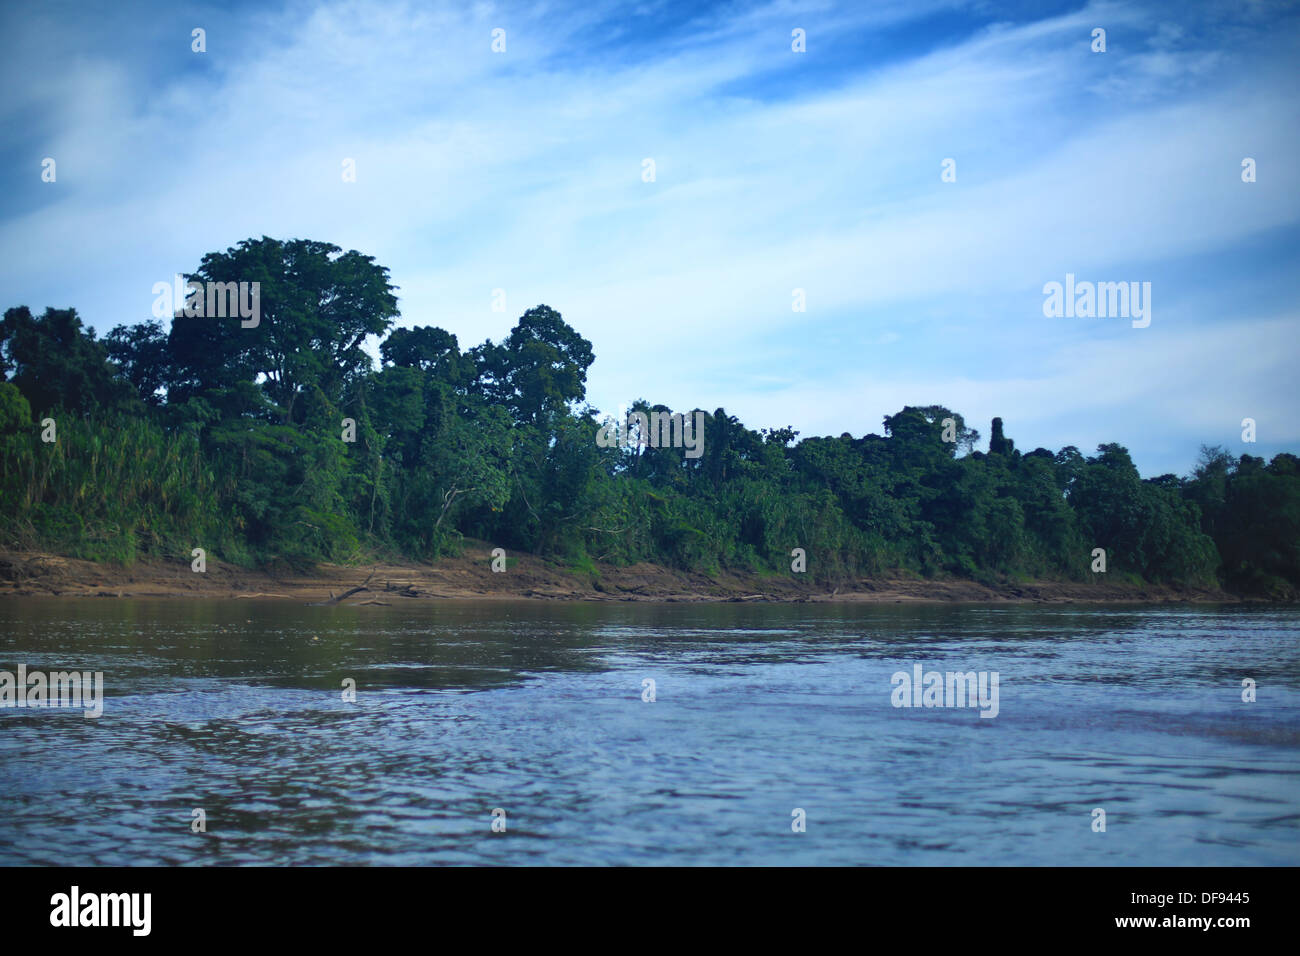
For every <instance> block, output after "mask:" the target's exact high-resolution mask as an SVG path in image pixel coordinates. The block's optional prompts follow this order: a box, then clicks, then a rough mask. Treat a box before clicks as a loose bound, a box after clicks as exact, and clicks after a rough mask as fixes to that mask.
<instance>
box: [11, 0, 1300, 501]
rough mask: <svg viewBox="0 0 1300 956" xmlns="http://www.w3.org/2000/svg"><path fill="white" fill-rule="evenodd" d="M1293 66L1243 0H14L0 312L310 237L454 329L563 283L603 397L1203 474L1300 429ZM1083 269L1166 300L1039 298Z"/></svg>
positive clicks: (92, 303)
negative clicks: (370, 265)
mask: <svg viewBox="0 0 1300 956" xmlns="http://www.w3.org/2000/svg"><path fill="white" fill-rule="evenodd" d="M196 28H201V29H202V30H204V31H205V32H204V40H205V50H204V52H195V51H194V49H193V44H194V40H193V35H192V31H193V30H194V29H196ZM1097 29H1101V30H1104V31H1105V50H1104V52H1101V51H1096V50H1094V49H1093V48H1094V46H1096V45H1097V44H1096V40H1095V39H1094V31H1095V30H1097ZM494 30H504V31H505V33H504V50H500V51H494V50H493V42H494V41H493V31H494ZM796 30H801V31H803V33H802V37H803V46H804V50H803V51H802V52H796V50H795V49H793V47H794V46H796V45H797V44H796V42H795V40H794V39H793V31H796ZM498 36H500V35H499V34H498ZM497 46H498V47H500V46H501V43H500V42H498V43H497ZM1298 65H1300V9H1297V5H1295V4H1282V3H1276V4H1275V3H1271V2H1249V0H1247V2H1240V0H1234V2H1208V3H1196V2H1191V3H1169V4H1146V3H1095V2H1094V3H1087V4H1080V3H1050V2H1043V3H1016V2H1010V3H989V2H955V0H954V2H938V0H906V2H892V0H881V2H856V3H797V2H776V3H749V4H737V3H719V4H708V3H703V2H690V3H667V2H663V3H659V2H645V3H641V4H635V3H631V4H628V3H621V4H612V3H610V4H606V3H602V2H600V0H592V2H583V3H577V2H570V3H545V2H537V3H520V4H510V3H496V4H494V3H473V4H464V3H461V4H443V3H438V2H419V3H388V2H383V0H361V2H338V3H334V2H323V3H301V2H290V3H277V2H252V3H235V4H225V3H223V4H187V3H183V2H182V3H176V2H166V3H139V4H134V3H129V2H123V3H113V4H89V3H83V4H69V3H60V2H52V3H45V4H41V5H19V4H13V3H10V4H4V5H3V6H0V131H2V132H0V307H3V308H8V307H11V306H15V305H28V306H30V307H32V308H33V309H34V310H40V309H44V308H45V307H46V306H54V307H59V308H66V307H69V306H71V307H74V308H76V309H77V310H78V312H79V314H80V315H81V316H82V319H83V321H85V322H86V323H87V324H88V325H89V326H91V327H93V328H94V329H96V330H97V331H98V332H99V334H101V335H102V334H104V333H106V332H108V331H109V330H110V329H111V328H113V327H114V326H116V325H119V324H133V323H137V322H143V321H146V320H148V319H150V318H151V308H152V305H153V301H154V294H153V291H152V289H153V286H154V284H155V283H157V282H160V281H168V280H170V278H171V277H172V276H173V275H174V274H176V273H178V272H189V271H193V270H194V269H196V268H197V266H198V264H199V260H200V259H201V258H202V256H203V255H204V254H205V253H207V252H212V251H218V250H224V249H226V248H228V247H230V246H232V245H234V244H236V243H237V242H239V241H240V240H242V239H245V238H250V237H260V236H263V235H267V236H272V237H275V238H280V239H292V238H300V239H315V240H321V241H327V242H332V243H334V244H336V245H338V246H341V247H342V248H343V249H357V250H359V251H361V252H362V253H365V254H367V255H372V256H374V257H375V258H376V259H377V261H378V262H379V263H380V264H381V265H384V266H386V267H387V268H389V270H390V271H391V278H392V281H393V283H394V284H395V285H396V286H397V287H398V293H397V294H398V298H399V307H400V309H401V313H402V314H401V318H400V319H399V322H398V324H399V325H402V326H415V325H436V326H441V327H443V328H445V329H448V330H449V331H451V332H453V333H455V334H456V335H457V337H458V338H459V340H460V344H461V347H462V348H469V347H471V346H473V345H476V344H478V343H480V342H482V341H484V340H486V339H492V340H500V339H501V338H503V337H504V336H505V335H507V334H508V333H509V330H510V328H511V327H512V326H513V324H514V323H515V321H516V320H517V319H518V317H519V315H521V314H522V313H523V312H524V311H525V310H526V309H528V308H531V307H533V306H535V305H538V304H542V303H544V304H546V305H549V306H551V307H552V308H554V309H556V310H558V311H559V312H561V313H562V314H563V316H564V318H565V320H566V321H567V322H568V323H569V324H570V325H571V326H573V327H574V328H575V329H576V330H577V331H578V332H580V333H581V334H582V335H583V336H585V337H586V338H587V339H589V340H590V341H591V342H592V345H593V349H594V351H595V355H596V361H595V364H594V365H593V366H592V368H591V370H590V372H589V374H588V393H587V395H588V400H589V401H590V402H591V403H592V404H593V405H594V406H595V407H597V408H599V409H601V410H602V411H611V412H612V411H615V410H617V408H618V407H619V406H620V405H624V404H627V403H629V402H630V401H632V400H634V399H638V398H644V399H647V400H649V401H650V402H652V403H660V402H661V403H663V404H666V405H669V406H671V407H673V408H676V409H679V410H686V409H689V408H693V407H702V408H705V409H708V410H712V409H715V408H719V407H722V408H725V409H726V410H727V412H728V413H730V414H732V415H736V416H738V417H739V418H740V419H741V421H743V422H744V423H745V424H746V425H748V426H749V427H751V428H760V427H781V426H786V425H790V426H793V427H794V428H796V429H797V430H798V431H799V432H800V434H801V436H810V435H838V434H841V433H843V432H848V433H850V434H852V435H854V436H860V435H863V434H866V433H870V432H875V433H881V432H882V431H883V427H882V419H883V418H884V416H886V415H890V414H893V413H895V412H897V411H898V410H899V409H901V408H902V407H903V406H905V405H944V406H946V407H948V408H950V409H952V410H954V411H957V412H959V413H961V414H962V415H963V416H964V417H965V419H966V421H967V423H968V424H970V425H971V426H973V427H975V428H977V429H979V431H980V432H981V434H982V435H983V442H982V445H985V446H986V444H987V439H988V436H989V431H990V429H989V421H990V420H991V419H992V417H993V416H995V415H996V416H1001V417H1002V418H1003V420H1004V422H1005V428H1006V433H1007V435H1008V436H1009V437H1011V438H1013V439H1014V440H1015V441H1016V445H1017V447H1018V448H1021V449H1022V450H1025V451H1028V450H1030V449H1033V448H1035V447H1039V446H1042V447H1046V448H1049V449H1052V450H1057V449H1059V448H1061V447H1063V446H1066V445H1074V446H1076V447H1078V448H1080V449H1082V450H1083V451H1084V452H1085V453H1091V452H1093V451H1095V449H1096V446H1097V445H1098V444H1100V443H1102V442H1112V441H1113V442H1119V443H1121V444H1123V445H1125V446H1126V447H1128V448H1129V450H1130V451H1131V453H1132V456H1133V459H1134V461H1135V462H1136V463H1137V465H1138V467H1139V469H1140V470H1141V472H1142V474H1143V475H1144V476H1154V475H1158V474H1162V473H1168V472H1172V473H1175V474H1186V473H1187V472H1189V471H1190V470H1191V468H1192V467H1193V466H1194V464H1195V461H1196V457H1197V454H1198V451H1199V449H1200V446H1201V445H1202V444H1210V445H1222V446H1223V447H1225V448H1226V449H1228V450H1229V451H1230V452H1232V453H1234V454H1243V453H1250V454H1255V455H1262V456H1265V457H1271V456H1272V455H1273V454H1276V453H1277V452H1280V451H1290V452H1293V453H1297V452H1300V418H1298V416H1297V403H1296V397H1297V386H1296V380H1297V374H1296V370H1297V366H1298V364H1300V363H1297V358H1300V345H1298V344H1297V342H1298V339H1300V335H1298V333H1300V304H1298V303H1297V297H1296V294H1295V293H1296V280H1297V277H1300V269H1297V265H1300V255H1298V253H1300V166H1298V164H1297V157H1300V96H1297V91H1298V90H1300V82H1297V81H1298V79H1300V66H1298ZM47 158H50V159H53V160H54V161H55V181H54V182H45V181H43V179H42V171H43V165H42V164H43V161H44V160H45V159H47ZM1247 158H1249V159H1252V160H1254V181H1253V182H1246V181H1243V166H1242V164H1243V161H1244V160H1246V159H1247ZM349 159H350V160H352V161H353V163H354V168H355V181H354V182H348V181H345V179H344V176H343V172H342V170H343V164H344V161H345V160H349ZM646 160H652V161H653V170H654V176H653V181H647V179H648V175H647V165H646V163H645V161H646ZM945 160H951V161H952V163H951V164H948V165H947V167H945ZM945 168H947V169H949V170H950V171H951V172H955V176H954V175H948V176H947V177H946V179H948V180H951V181H945V176H944V172H945ZM1067 274H1071V275H1073V276H1075V280H1076V282H1084V281H1091V282H1137V283H1150V290H1151V292H1150V319H1151V321H1150V324H1149V325H1148V326H1147V327H1145V328H1135V327H1133V324H1132V322H1131V321H1130V320H1129V319H1127V318H1123V317H1110V316H1107V317H1080V316H1048V315H1045V314H1044V301H1045V299H1046V296H1045V294H1044V288H1045V286H1046V285H1047V284H1048V283H1051V282H1060V283H1062V284H1064V283H1065V281H1066V275H1067ZM796 289H798V290H802V298H803V302H804V305H805V309H804V311H796V310H795V305H796V293H795V291H794V290H796ZM496 290H502V292H503V293H504V303H505V310H504V311H494V309H493V304H494V302H500V301H501V298H502V297H501V295H500V294H498V293H497V292H496ZM376 345H377V343H375V342H372V343H371V350H372V352H374V354H377V350H376V349H375V346H376ZM1245 418H1251V419H1253V420H1254V421H1255V423H1256V439H1257V440H1256V441H1255V442H1254V443H1248V442H1244V441H1243V440H1242V420H1243V419H1245Z"/></svg>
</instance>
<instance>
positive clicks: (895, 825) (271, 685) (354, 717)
mask: <svg viewBox="0 0 1300 956" xmlns="http://www.w3.org/2000/svg"><path fill="white" fill-rule="evenodd" d="M20 664H21V665H24V666H25V667H26V669H27V671H28V673H29V674H30V673H31V672H33V671H45V672H53V671H63V670H72V669H77V670H82V671H90V672H102V673H103V675H104V678H103V680H104V700H103V714H102V716H100V717H98V718H88V717H86V716H84V714H83V711H82V710H80V709H62V708H51V707H46V708H35V709H33V708H24V709H17V708H4V709H0V793H2V798H0V864H23V863H32V864H56V863H57V864H220V865H234V864H326V865H328V864H434V863H449V864H467V863H493V864H684V865H695V864H724V865H726V864H778V865H784V864H793V865H804V864H851V865H858V864H892V865H896V864H908V865H910V864H923V865H971V864H992V865H1003V864H1031V865H1044V864H1046V865H1055V864H1077V865H1129V864H1142V865H1161V864H1172V865H1207V864H1216V865H1259V864H1265V865H1267V864H1290V865H1294V864H1297V863H1300V611H1297V609H1296V608H1294V607H1288V608H1271V607H1270V608H1264V609H1260V608H1246V609H1243V608H1239V607H1222V608H1220V607H1183V606H1168V605H1162V606H1141V607H1133V606H1126V607H1089V608H1083V607H1065V606H1052V607H1043V606H997V607H990V606H917V605H856V606H854V605H835V606H831V605H752V604H721V605H650V604H572V603H540V602H504V603H503V602H491V603H478V602H445V603H444V602H431V601H415V600H411V601H404V602H402V603H399V604H395V605H394V606H391V607H378V606H368V607H332V608H324V607H304V606H301V605H297V604H291V603H286V602H280V601H274V602H273V601H246V600H245V601H241V600H224V601H199V600H195V601H185V600H171V601H145V600H122V599H112V600H95V599H85V598H82V599H75V600H68V601H58V600H53V599H13V600H6V601H2V602H0V671H8V672H11V673H16V672H17V667H18V665H20ZM916 665H921V667H922V669H923V672H925V671H930V670H931V669H934V670H938V671H940V672H948V671H953V672H968V671H973V672H977V673H978V672H986V673H988V674H990V675H991V674H993V673H996V674H997V675H998V698H997V715H996V716H993V717H981V716H980V714H981V709H980V708H978V707H970V706H950V707H938V706H936V707H896V706H894V703H893V702H894V700H895V699H900V698H901V691H900V692H899V693H898V694H895V693H894V682H893V680H892V677H893V675H894V674H895V673H898V672H902V673H906V674H908V675H909V676H910V675H911V674H912V673H913V668H914V667H915V666H916ZM1245 678H1249V679H1252V680H1254V681H1255V682H1256V685H1257V686H1256V690H1255V693H1256V695H1257V699H1256V700H1254V701H1253V702H1246V701H1243V699H1242V697H1243V687H1242V680H1243V679H1245ZM349 680H350V681H355V686H356V692H355V700H345V699H344V697H345V681H349ZM646 681H653V682H654V683H653V692H654V694H653V696H654V699H653V700H647V699H645V698H648V697H649V696H650V685H648V684H646V683H643V682H646ZM909 699H910V697H909ZM990 710H991V708H988V707H985V708H983V712H986V713H987V712H989V711H990ZM1098 809H1100V810H1104V811H1105V830H1104V832H1102V831H1100V830H1099V829H1097V827H1099V826H1100V817H1098V816H1097V815H1096V814H1095V813H1094V811H1095V810H1098ZM196 810H201V811H202V815H203V826H204V827H205V829H202V830H200V831H199V832H196V828H197V827H198V823H196V814H195V811H196ZM494 810H499V811H504V816H502V815H501V814H497V816H496V817H495V818H494V815H493V811H494ZM798 811H802V813H799V812H798ZM494 819H496V820H497V821H498V822H497V826H498V827H500V826H501V825H502V824H504V827H505V829H504V832H494V831H493V821H494ZM800 820H802V821H803V832H796V827H797V826H798V824H799V822H800Z"/></svg>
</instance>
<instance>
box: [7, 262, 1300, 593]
mask: <svg viewBox="0 0 1300 956" xmlns="http://www.w3.org/2000/svg"><path fill="white" fill-rule="evenodd" d="M187 278H190V279H193V280H195V281H197V282H201V283H210V282H211V283H216V282H221V283H226V282H252V281H257V282H259V283H260V288H261V296H260V321H259V322H258V323H257V324H256V325H255V326H253V327H247V325H248V323H242V324H241V319H240V317H239V316H231V317H227V318H215V317H211V316H197V315H192V316H187V315H185V314H184V313H183V312H178V313H177V314H176V315H175V316H174V318H173V319H172V322H171V326H170V329H168V330H164V328H163V326H162V324H161V323H160V322H158V321H146V322H142V323H139V324H136V325H129V326H128V325H122V326H118V327H116V328H114V329H113V330H112V331H111V332H110V333H109V334H108V335H107V336H105V337H104V338H103V339H98V338H96V336H95V334H94V332H93V330H88V329H85V328H83V326H82V324H81V321H80V320H79V318H78V316H77V314H76V312H75V310H73V309H52V308H50V309H46V310H45V312H44V314H42V315H39V316H38V315H33V314H32V312H31V311H30V310H29V309H28V308H26V307H17V308H11V309H9V310H8V311H7V312H6V313H5V316H4V322H3V325H2V326H0V372H3V376H4V379H5V381H4V383H3V384H0V444H2V445H3V473H2V474H0V518H2V520H3V529H4V530H3V536H4V537H3V542H2V543H3V545H4V546H5V547H8V548H12V549H41V550H50V551H56V552H58V553H62V554H68V555H72V556H77V557H85V558H91V559H96V560H112V561H118V562H131V561H133V560H136V559H137V558H139V557H142V556H169V557H174V558H183V559H185V560H188V559H189V555H190V553H191V549H192V548H194V547H203V548H205V549H206V550H207V552H208V554H209V556H211V557H218V558H223V559H225V560H228V561H231V562H235V563H239V564H244V565H252V564H257V563H265V562H272V561H284V562H288V563H289V564H290V565H293V566H299V567H301V566H308V565H310V564H311V563H313V562H317V561H342V562H347V561H353V560H361V559H364V558H367V557H370V556H376V555H379V556H385V555H387V556H393V557H396V556H407V557H411V558H419V559H428V558H432V557H435V556H437V555H440V554H447V553H454V552H456V551H457V550H458V548H459V546H460V543H461V542H462V541H463V540H464V539H465V538H467V537H468V538H475V539H482V540H486V541H488V542H491V543H492V544H494V545H499V546H501V547H504V548H506V549H514V550H519V551H527V552H531V553H535V554H540V555H544V556H548V557H552V558H554V559H556V560H557V561H562V562H564V563H565V564H567V565H569V566H571V567H575V568H579V569H585V570H586V571H588V572H590V573H592V574H596V573H598V570H597V566H596V563H595V562H597V561H606V562H613V563H619V564H629V563H634V562H639V561H647V562H654V563H657V564H662V565H666V566H671V567H674V568H681V569H692V570H703V571H716V570H719V569H732V570H743V571H749V572H754V573H760V574H771V573H780V574H790V573H791V569H790V565H791V552H792V550H793V549H795V548H803V549H804V550H805V552H806V555H807V575H808V576H809V577H810V578H812V579H814V580H817V581H823V582H834V581H841V580H846V579H849V578H852V577H857V576H876V575H885V574H892V573H897V572H900V571H901V572H914V573H920V574H923V575H929V576H939V575H954V576H961V577H966V578H971V579H975V580H978V581H981V582H984V583H990V584H993V583H999V582H1008V581H1024V580H1031V579H1032V580H1085V579H1089V578H1091V577H1093V576H1094V572H1093V570H1092V566H1093V560H1094V559H1093V549H1094V548H1103V549H1105V552H1106V569H1107V572H1106V573H1107V575H1109V576H1110V577H1111V578H1114V577H1119V578H1123V579H1128V580H1132V581H1147V582H1152V583H1161V584H1168V585H1174V586H1181V587H1210V586H1214V585H1215V584H1216V583H1217V584H1220V585H1222V586H1223V587H1225V588H1227V589H1229V590H1231V591H1235V592H1239V593H1243V594H1250V595H1258V596H1262V597H1269V598H1292V597H1295V596H1296V595H1297V593H1300V468H1298V467H1297V464H1298V463H1297V459H1296V457H1295V456H1293V455H1290V454H1281V455H1277V456H1276V457H1275V458H1274V459H1273V460H1272V461H1271V462H1268V463H1265V461H1264V460H1262V459H1260V458H1256V457H1253V456H1250V455H1243V456H1241V458H1240V459H1237V458H1235V457H1233V456H1231V455H1229V454H1227V453H1226V452H1225V451H1223V450H1222V449H1220V448H1205V449H1203V450H1202V455H1201V460H1200V462H1199V464H1198V466H1197V467H1196V469H1195V471H1194V473H1193V474H1192V475H1190V476H1188V477H1182V478H1180V477H1175V476H1173V475H1163V476H1161V477H1158V478H1152V479H1147V480H1143V479H1142V478H1141V477H1140V476H1139V474H1138V471H1137V469H1136V467H1134V465H1133V462H1132V460H1131V459H1130V457H1129V454H1128V452H1127V451H1126V450H1125V449H1124V448H1123V447H1121V446H1119V445H1115V444H1106V445H1101V446H1100V447H1099V448H1098V449H1097V451H1096V454H1095V455H1091V456H1085V455H1084V454H1082V453H1081V452H1080V451H1079V450H1078V449H1077V448H1075V447H1073V446H1067V447H1065V448H1062V449H1060V450H1059V451H1051V450H1049V449H1045V448H1036V449H1034V450H1032V451H1029V452H1022V451H1020V450H1019V449H1017V448H1016V447H1015V443H1014V442H1013V441H1012V440H1011V439H1010V438H1008V437H1006V435H1005V434H1004V433H1003V428H1002V422H1001V420H1000V419H994V420H993V423H992V434H991V436H990V441H989V450H988V452H987V453H982V452H979V451H975V450H973V449H974V446H975V444H976V442H977V441H978V439H979V436H978V433H977V432H975V431H974V430H973V429H970V428H968V427H967V426H966V423H965V422H964V420H963V419H962V417H961V415H960V414H958V413H956V412H953V411H951V410H949V409H947V408H943V407H941V406H929V407H922V408H916V407H907V408H904V409H902V410H901V411H899V412H898V413H897V414H895V415H891V416H888V417H887V418H885V419H884V423H883V424H884V435H883V436H882V435H875V434H871V435H865V436H863V437H861V438H853V437H851V436H850V435H848V434H843V435H840V436H839V437H823V438H803V439H802V440H798V434H797V433H796V432H795V431H793V430H792V429H790V428H771V429H760V430H757V431H756V430H754V429H750V428H747V427H745V426H744V425H743V424H742V423H741V422H740V421H738V420H737V419H736V418H735V417H734V416H731V415H728V414H727V413H726V412H725V411H724V410H723V409H717V410H716V411H714V412H712V413H706V415H705V421H704V438H703V453H702V454H701V455H699V457H689V456H687V455H686V454H685V452H686V449H684V448H680V447H676V448H675V447H657V448H656V447H642V446H639V445H633V446H632V447H622V446H620V447H601V445H599V444H598V443H597V441H596V433H597V430H598V428H599V426H600V424H601V420H602V417H603V416H601V415H600V414H599V413H598V412H597V410H595V409H592V408H591V407H589V406H588V405H585V404H584V399H585V391H586V376H587V370H588V368H589V367H590V366H591V364H592V362H593V360H594V355H593V353H592V348H591V343H590V342H588V341H587V340H586V339H584V338H583V337H582V336H581V335H579V334H578V333H577V332H576V331H574V330H573V329H572V328H570V327H569V326H568V325H567V324H566V323H565V322H564V320H563V319H562V318H561V316H560V314H559V313H558V312H556V311H555V310H553V309H551V308H549V307H547V306H544V305H542V306H538V307H536V308H533V309H529V310H528V311H527V312H525V313H524V314H523V316H522V317H521V318H520V319H519V322H518V324H517V325H516V326H515V327H514V329H513V330H512V331H511V332H510V334H509V335H508V336H507V337H506V338H505V339H504V340H503V341H501V342H498V343H493V342H491V341H487V342H484V343H482V344H480V345H476V346H474V347H472V348H469V349H468V350H465V351H462V350H461V348H460V344H459V343H458V341H457V339H456V336H454V335H452V334H450V333H448V332H446V331H444V330H443V329H439V328H433V327H427V326H425V327H417V328H396V329H394V328H393V323H394V320H395V319H396V318H397V316H398V309H397V299H396V296H395V294H394V293H395V291H396V290H395V288H394V287H393V286H392V285H391V283H390V282H389V274H388V270H387V269H385V268H383V267H381V266H379V265H378V264H376V263H375V261H374V260H373V258H371V257H369V256H363V255H361V254H360V253H357V252H355V251H353V252H347V253H343V252H342V250H341V249H339V248H338V247H337V246H333V245H330V244H328V243H322V242H313V241H303V240H294V241H279V240H274V239H270V238H266V237H263V238H262V239H257V240H254V239H249V240H245V241H244V242H241V243H240V244H239V245H238V246H235V247H233V248H231V249H228V250H227V251H225V252H220V253H210V254H208V255H206V256H204V257H203V260H202V263H201V264H200V266H199V268H198V270H197V272H196V273H194V274H192V275H190V276H188V277H187ZM370 336H380V337H383V338H382V342H381V344H380V346H379V351H380V355H381V357H382V360H381V362H380V363H379V366H378V367H376V366H375V363H374V362H373V360H372V359H371V357H370V355H369V354H368V353H367V352H366V351H365V350H364V348H363V344H364V343H365V342H366V341H367V339H368V338H369V337H370ZM631 407H632V408H633V409H635V410H640V411H643V412H651V411H656V410H657V411H667V410H668V409H667V408H666V407H665V406H662V405H650V404H648V403H647V402H645V401H639V402H636V403H634V404H633V405H632V406H631ZM677 411H679V412H682V413H685V414H687V415H688V416H689V415H690V414H692V413H693V412H694V411H696V410H694V409H690V410H687V409H678V410H677ZM46 419H52V420H53V422H54V428H53V431H52V432H51V429H50V428H49V426H48V424H44V425H43V424H42V421H43V420H46ZM946 419H951V421H950V422H948V423H947V425H946V433H945V420H946ZM345 420H350V422H345ZM349 428H350V429H351V432H350V436H349ZM348 437H352V438H353V439H354V440H351V441H349V440H346V439H347V438H348ZM51 438H52V439H53V440H50V439H51ZM945 439H948V440H945Z"/></svg>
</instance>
